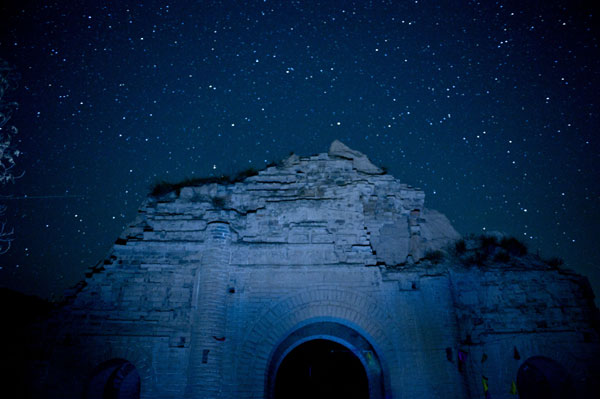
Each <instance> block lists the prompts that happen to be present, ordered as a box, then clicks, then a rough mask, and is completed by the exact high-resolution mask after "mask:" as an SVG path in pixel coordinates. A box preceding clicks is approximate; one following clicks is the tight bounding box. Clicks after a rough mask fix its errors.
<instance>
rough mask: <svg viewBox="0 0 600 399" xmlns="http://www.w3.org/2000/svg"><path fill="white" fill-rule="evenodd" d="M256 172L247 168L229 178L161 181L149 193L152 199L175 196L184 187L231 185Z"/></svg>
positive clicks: (213, 177)
mask: <svg viewBox="0 0 600 399" xmlns="http://www.w3.org/2000/svg"><path fill="white" fill-rule="evenodd" d="M257 174H258V171H257V170H256V169H254V168H248V169H246V170H243V171H241V172H239V173H238V174H236V175H235V176H233V177H231V176H228V175H221V176H209V177H195V178H187V179H185V180H183V181H180V182H178V183H169V182H166V181H161V182H158V183H156V184H155V185H154V186H153V187H152V190H151V192H150V195H151V196H153V197H161V196H163V195H166V194H169V193H171V192H175V193H176V194H177V195H179V193H180V192H181V189H182V188H184V187H198V186H203V185H205V184H214V183H216V184H223V185H225V184H233V183H237V182H241V181H243V180H245V179H246V178H248V177H251V176H256V175H257Z"/></svg>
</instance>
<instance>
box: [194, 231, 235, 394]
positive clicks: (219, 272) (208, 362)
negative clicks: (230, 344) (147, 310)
mask: <svg viewBox="0 0 600 399" xmlns="http://www.w3.org/2000/svg"><path fill="white" fill-rule="evenodd" d="M206 235H207V236H206V244H207V245H206V250H205V253H204V254H203V257H202V262H201V265H200V267H199V269H198V271H197V272H196V281H195V283H194V292H195V295H194V303H193V308H192V311H193V312H194V316H193V318H192V320H193V326H192V336H191V339H192V341H191V354H190V363H189V367H188V385H187V390H186V397H188V398H206V399H209V398H219V397H221V386H220V385H221V382H222V381H223V369H222V364H221V363H222V359H223V355H224V348H223V346H224V345H225V340H226V337H225V330H226V322H227V320H226V309H227V284H228V279H229V273H228V264H229V243H230V241H231V230H230V228H229V224H227V223H223V222H214V223H210V224H209V225H208V226H207V229H206Z"/></svg>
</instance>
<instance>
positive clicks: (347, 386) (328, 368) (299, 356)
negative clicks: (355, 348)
mask: <svg viewBox="0 0 600 399" xmlns="http://www.w3.org/2000/svg"><path fill="white" fill-rule="evenodd" d="M296 398H315V399H325V398H328V399H336V398H344V399H368V398H369V382H368V378H367V373H366V371H365V368H364V366H363V364H362V363H361V361H360V360H359V359H358V357H356V355H355V354H354V353H353V352H352V351H351V350H350V349H348V348H346V347H345V346H344V345H341V344H339V343H337V342H333V341H329V340H326V339H314V340H311V341H307V342H305V343H303V344H301V345H299V346H297V347H296V348H294V349H293V350H292V351H291V352H290V353H289V354H287V356H286V357H285V358H284V359H283V361H282V362H281V365H280V366H279V370H278V371H277V375H276V377H275V399H296Z"/></svg>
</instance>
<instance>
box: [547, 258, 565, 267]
mask: <svg viewBox="0 0 600 399" xmlns="http://www.w3.org/2000/svg"><path fill="white" fill-rule="evenodd" d="M544 263H546V264H547V265H548V266H550V267H553V268H558V267H560V266H562V265H563V264H564V263H565V261H564V260H562V259H561V258H558V257H553V258H548V259H545V260H544Z"/></svg>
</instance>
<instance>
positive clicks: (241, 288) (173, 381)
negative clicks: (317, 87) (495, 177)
mask: <svg viewBox="0 0 600 399" xmlns="http://www.w3.org/2000/svg"><path fill="white" fill-rule="evenodd" d="M424 200H425V195H424V193H423V191H421V190H419V189H416V188H413V187H411V186H408V185H406V184H402V183H400V182H399V181H398V180H396V179H395V178H394V177H392V176H390V175H388V174H386V173H384V172H383V171H382V170H381V169H379V168H377V167H376V166H374V165H373V164H372V163H371V162H370V161H369V160H368V159H367V157H366V156H365V155H363V154H361V153H359V152H357V151H353V150H351V149H349V148H348V147H346V146H345V145H343V144H342V143H340V142H339V141H335V142H334V143H333V144H332V145H331V147H330V149H329V152H328V153H323V154H318V155H314V156H310V157H303V156H297V155H292V156H290V157H289V158H288V159H286V160H285V161H283V162H282V163H281V164H278V165H273V166H270V167H267V168H266V169H265V170H262V171H260V172H258V173H257V174H256V175H254V176H249V177H246V178H245V179H243V180H240V181H235V182H234V181H214V182H211V181H210V180H205V181H200V180H199V181H196V182H190V185H189V186H186V185H172V186H164V187H162V189H161V190H159V192H158V193H155V195H153V196H152V195H151V196H149V197H148V198H147V199H146V200H145V201H144V203H143V204H142V205H141V207H140V209H139V214H138V217H137V219H136V220H135V221H134V222H133V223H132V224H131V225H130V226H129V228H128V229H127V230H126V231H125V232H124V233H123V234H122V235H121V236H120V237H119V238H118V239H117V241H116V243H115V244H114V246H113V248H112V250H111V252H110V254H109V256H108V257H107V258H106V259H105V260H104V261H103V262H102V263H101V264H99V265H97V266H96V267H94V268H92V269H90V271H89V273H88V274H87V278H86V279H85V281H84V282H83V283H81V284H79V285H78V286H77V287H76V289H75V290H74V291H73V292H72V293H71V295H70V296H69V298H68V301H67V302H66V303H65V304H64V305H63V306H62V307H61V308H60V309H58V310H56V311H55V312H54V313H52V315H51V316H50V317H49V318H47V319H46V320H44V321H43V322H40V323H38V324H37V325H36V328H35V330H34V331H35V332H34V333H33V336H34V338H35V339H34V340H33V342H32V343H30V344H29V345H30V346H31V347H32V349H31V350H30V351H29V352H28V353H31V354H32V355H31V359H30V361H29V365H28V367H29V368H28V371H27V373H28V378H29V381H32V383H31V384H30V386H28V390H29V392H30V393H29V394H30V395H31V396H32V397H39V398H42V397H48V398H81V397H84V398H119V399H124V398H128V399H130V398H148V399H149V398H161V399H164V398H205V399H208V398H269V399H271V398H278V399H279V398H294V397H304V398H321V397H322V398H324V397H328V398H333V397H342V396H343V397H352V398H415V397H418V398H426V399H427V398H456V399H459V398H460V399H462V398H484V397H486V395H489V396H491V397H492V398H494V399H497V398H516V397H518V396H517V395H520V397H521V398H537V397H545V398H558V397H566V395H568V396H569V397H570V398H584V397H585V398H587V397H591V395H592V393H593V392H598V388H599V386H598V382H597V378H598V376H600V360H599V359H600V340H599V328H598V311H597V309H596V307H595V306H594V302H593V293H592V292H591V288H590V286H589V284H588V282H587V279H585V278H584V277H582V276H580V275H578V274H576V273H574V272H572V271H569V270H566V269H564V268H562V267H557V266H556V265H549V264H548V262H544V261H543V260H541V259H540V258H539V257H536V256H534V255H529V254H525V253H519V252H518V251H517V252H514V251H513V250H512V249H511V247H506V248H504V249H503V248H502V244H501V242H504V241H502V239H501V238H498V239H496V238H493V239H490V238H489V237H488V238H487V240H488V241H491V242H492V244H494V245H488V244H490V243H489V242H488V243H487V244H486V245H487V246H481V245H479V244H477V243H478V239H472V240H468V239H467V240H462V241H460V240H461V237H460V235H459V234H458V233H457V232H456V231H455V229H454V228H453V227H452V226H451V224H450V222H449V221H448V219H447V218H446V217H445V216H444V215H443V214H441V213H439V212H436V211H434V210H431V209H427V208H426V207H425V206H424ZM484 239H485V237H484ZM457 240H459V241H457ZM509 241H510V240H508V241H507V242H509ZM482 251H483V252H482ZM484 252H485V254H487V255H485V256H487V258H482V255H481V254H482V253H484ZM499 254H500V255H502V256H500V255H499ZM488 255H489V256H488ZM486 259H487V260H486ZM465 260H467V261H465ZM517 392H518V393H517Z"/></svg>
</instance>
